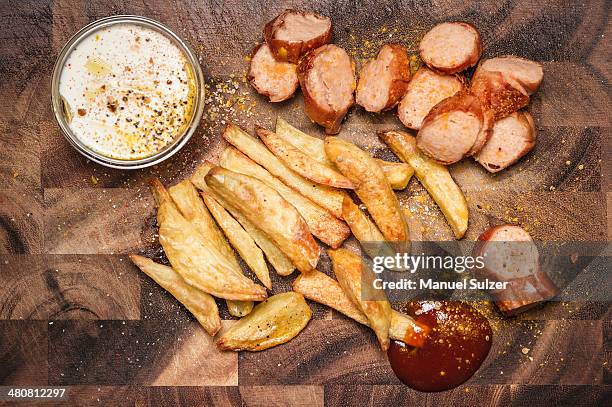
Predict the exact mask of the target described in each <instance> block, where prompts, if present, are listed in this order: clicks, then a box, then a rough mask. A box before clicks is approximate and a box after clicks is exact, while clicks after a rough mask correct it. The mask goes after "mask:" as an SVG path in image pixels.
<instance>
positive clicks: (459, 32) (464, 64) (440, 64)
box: [419, 23, 482, 74]
mask: <svg viewBox="0 0 612 407" xmlns="http://www.w3.org/2000/svg"><path fill="white" fill-rule="evenodd" d="M419 53H420V54H421V59H423V62H425V63H426V64H427V66H429V67H430V68H433V69H436V70H438V71H440V72H444V73H447V74H452V73H456V72H460V71H463V70H464V69H467V68H469V67H471V66H474V65H476V63H477V62H478V59H480V54H481V53H482V44H481V41H480V33H478V30H477V29H476V28H475V27H474V26H473V25H471V24H468V23H442V24H438V25H436V26H435V27H434V28H432V29H431V30H429V31H428V32H427V34H425V36H424V37H423V39H422V40H421V43H420V45H419Z"/></svg>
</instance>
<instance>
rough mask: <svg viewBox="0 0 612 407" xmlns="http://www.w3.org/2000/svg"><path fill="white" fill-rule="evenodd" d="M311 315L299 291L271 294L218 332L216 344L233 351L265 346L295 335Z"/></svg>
mask: <svg viewBox="0 0 612 407" xmlns="http://www.w3.org/2000/svg"><path fill="white" fill-rule="evenodd" d="M311 317H312V311H311V310H310V307H309V306H308V304H307V303H306V300H305V299H304V297H303V296H302V294H298V293H296V292H286V293H281V294H277V295H273V296H272V297H270V298H268V299H267V300H266V301H264V302H262V303H261V304H258V305H256V306H255V308H254V309H253V311H252V312H251V313H250V314H249V315H247V316H246V317H244V318H242V319H241V320H240V321H238V322H236V323H235V324H234V325H232V327H231V328H230V329H228V330H227V331H226V332H225V333H224V334H223V335H221V337H220V338H219V339H218V340H217V346H218V347H219V348H221V349H223V350H234V351H241V350H248V351H260V350H264V349H268V348H271V347H273V346H276V345H280V344H283V343H286V342H289V341H290V340H291V339H293V338H295V337H296V336H297V335H298V334H299V333H300V332H301V331H302V329H304V327H306V325H307V324H308V322H309V321H310V318H311Z"/></svg>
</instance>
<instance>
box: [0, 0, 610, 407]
mask: <svg viewBox="0 0 612 407" xmlns="http://www.w3.org/2000/svg"><path fill="white" fill-rule="evenodd" d="M290 6H292V7H296V8H301V9H307V10H314V11H317V12H320V13H322V14H325V15H328V16H331V17H332V20H333V23H334V38H335V42H336V43H337V44H339V45H340V46H342V47H344V48H346V49H347V51H349V53H351V54H352V55H353V56H354V57H355V58H356V59H357V61H358V62H359V63H360V62H362V61H364V60H365V59H367V58H368V57H372V56H373V55H374V54H375V53H376V52H377V50H378V48H379V47H380V46H381V45H382V44H383V43H385V42H390V41H393V42H400V43H402V44H405V45H407V46H408V47H409V48H410V49H411V50H412V51H415V50H416V44H418V40H419V38H420V36H421V35H422V34H423V33H424V32H425V31H426V30H427V29H428V28H430V27H431V26H433V25H434V24H436V23H438V22H442V21H450V20H464V21H468V22H470V23H472V24H474V25H475V26H476V27H478V28H479V30H480V31H481V34H482V37H483V41H484V49H485V51H484V56H485V57H491V56H497V55H503V54H516V55H520V56H523V57H526V58H531V59H535V60H538V61H541V62H542V63H543V65H544V71H545V79H544V82H543V84H542V87H541V89H540V91H539V92H538V93H536V94H535V95H534V97H533V98H532V102H531V105H530V107H529V109H530V111H531V112H532V114H533V116H534V118H535V122H536V125H537V128H538V144H537V146H536V148H535V149H534V151H532V152H531V153H530V154H529V155H528V156H527V157H526V158H524V159H523V160H521V162H520V163H519V164H517V165H516V166H514V167H512V168H511V169H509V170H507V171H504V172H503V173H501V174H499V175H496V176H491V175H490V174H488V173H486V171H484V170H483V169H482V168H480V166H479V165H477V164H475V163H474V162H473V161H471V160H465V161H464V162H462V163H459V164H457V165H454V166H453V167H452V169H451V171H452V174H453V176H454V177H455V179H456V180H457V182H458V183H459V184H460V185H461V187H462V189H463V190H464V191H465V193H466V195H467V198H468V201H469V205H470V210H471V215H470V228H469V230H468V233H467V236H466V239H469V240H472V239H474V238H476V237H477V236H478V235H479V234H480V233H481V232H482V231H483V230H484V229H485V228H486V227H488V226H489V225H490V224H496V223H500V222H511V223H516V224H520V225H522V226H524V227H525V228H527V229H528V230H529V231H530V233H531V234H532V235H533V236H534V237H535V238H537V239H542V240H564V241H565V240H569V241H574V240H577V241H589V240H597V241H608V240H609V239H610V236H611V235H612V233H611V231H612V221H611V220H610V216H609V215H608V213H609V211H610V209H609V208H610V205H611V204H612V194H610V192H611V191H612V190H611V188H610V186H611V181H610V180H611V179H612V178H611V176H610V175H611V173H610V168H611V166H610V164H609V163H610V152H611V151H612V149H611V143H610V107H611V106H610V105H611V104H610V86H609V81H610V77H611V76H612V71H611V70H610V53H611V48H612V47H611V46H610V43H609V37H610V35H611V34H612V30H611V29H610V24H609V15H610V5H609V2H606V1H589V2H568V1H556V0H544V1H542V0H540V1H514V0H510V1H505V2H488V1H482V2H480V1H475V2H473V1H468V2H466V1H452V0H440V1H414V2H401V1H388V2H385V1H377V2H374V1H371V2H368V1H364V2H354V1H345V0H341V1H312V2H311V1H301V2H288V3H286V4H283V3H282V2H271V1H269V0H260V1H247V2H240V1H236V0H231V1H203V0H198V1H180V0H175V1H172V2H168V1H162V0H140V1H111V0H103V1H96V2H89V1H85V0H72V1H68V0H55V1H51V0H47V1H45V0H41V1H30V0H4V1H2V2H0V16H1V21H2V24H0V38H1V39H2V41H1V42H0V77H1V80H0V385H22V386H23V385H66V386H73V387H71V388H70V390H69V393H70V394H71V401H70V402H69V403H67V405H75V404H80V405H96V404H97V403H103V405H123V404H127V405H134V404H136V405H169V404H171V403H181V404H184V405H249V406H250V405H308V406H310V405H323V403H324V402H325V403H327V404H328V405H364V404H368V405H381V406H383V405H384V406H387V405H393V404H401V405H415V404H427V405H443V404H451V403H452V405H497V404H499V405H506V404H515V405H523V404H531V405H535V404H548V405H551V404H561V405H566V404H569V405H572V404H575V405H592V404H603V403H604V400H605V399H608V400H609V399H610V392H609V391H610V388H609V387H608V386H609V385H610V381H611V378H612V372H611V370H610V362H612V361H611V355H612V353H611V352H612V347H611V345H610V338H611V327H612V325H611V324H610V317H611V313H610V304H609V303H607V302H581V303H551V304H547V305H546V306H544V307H540V308H538V309H534V310H532V311H530V312H528V313H525V314H523V315H522V316H520V317H519V318H515V319H513V320H510V321H508V320H504V319H502V318H501V317H500V316H499V314H498V313H497V311H496V310H494V309H492V308H490V307H487V306H483V307H484V309H485V312H486V313H487V315H488V316H489V317H490V319H491V321H492V322H493V327H494V330H495V335H494V343H493V349H492V350H491V354H490V355H489V358H488V359H487V360H486V361H485V364H484V365H483V366H482V367H481V369H480V370H479V371H478V372H477V374H476V375H475V376H474V377H473V378H472V379H471V380H470V381H469V382H467V383H466V384H465V385H463V386H460V387H458V388H457V389H454V390H452V391H449V392H444V393H437V394H424V393H418V392H415V391H413V390H410V389H408V388H407V387H405V386H403V385H401V383H400V382H399V381H398V380H397V379H396V378H395V376H394V375H393V373H392V372H391V370H390V368H389V365H388V362H387V361H386V357H385V355H384V354H381V353H380V351H379V350H378V349H377V346H376V344H375V338H374V336H373V334H372V333H371V332H370V331H369V330H368V329H366V328H364V327H362V326H359V325H357V324H356V323H354V322H352V321H350V320H347V319H346V318H344V317H342V316H340V315H338V314H337V313H335V312H332V311H330V310H329V309H327V308H325V307H323V306H320V305H317V304H312V308H313V310H314V320H313V321H312V322H311V323H310V324H309V325H308V327H307V328H306V329H305V330H304V332H302V334H300V335H299V336H298V337H297V338H296V339H294V340H293V341H291V342H290V343H288V344H286V345H284V346H280V347H277V348H273V349H270V350H268V351H264V352H260V353H242V354H240V355H238V354H236V353H230V352H226V353H222V352H219V351H218V350H216V348H215V347H214V346H213V343H212V341H211V339H210V338H209V337H207V335H206V334H205V333H204V331H203V330H202V329H200V328H199V326H198V325H197V323H196V322H195V321H194V319H193V318H192V317H191V316H190V315H189V314H188V313H187V312H186V311H185V310H184V309H183V308H182V307H181V306H180V304H178V303H177V302H176V301H175V300H174V299H173V298H171V297H170V296H169V295H167V294H166V293H165V292H164V291H163V290H161V289H160V288H159V287H158V286H157V285H155V284H154V283H153V282H152V281H151V280H150V279H148V278H147V277H146V276H144V275H142V274H141V273H139V272H138V271H137V270H136V269H135V267H133V266H132V265H131V264H130V263H129V262H128V261H127V258H126V256H125V255H126V254H127V253H130V252H142V253H145V254H147V255H150V256H156V257H159V255H160V250H159V245H158V244H157V242H156V235H155V228H154V225H155V221H154V207H153V202H152V198H151V196H150V194H149V192H148V189H147V187H146V180H147V179H149V178H151V177H159V178H161V179H162V181H163V182H164V183H167V184H172V183H174V182H176V181H179V180H181V179H184V178H186V177H187V176H189V175H190V174H191V172H192V171H193V169H194V168H195V167H196V166H197V165H198V163H200V162H201V161H203V160H204V159H209V160H215V159H216V158H217V157H218V155H219V153H220V152H221V151H222V149H223V148H224V147H225V143H224V142H223V141H222V140H221V138H220V132H221V130H222V128H223V124H224V122H226V121H228V120H232V121H235V122H237V123H238V124H240V125H241V126H243V127H244V128H246V129H248V130H251V129H252V128H253V126H254V125H255V124H261V125H263V126H265V127H269V128H272V126H273V123H274V120H275V119H276V117H277V116H278V115H280V116H282V117H283V118H285V119H286V120H288V121H289V122H291V123H293V124H294V125H296V126H298V127H300V128H302V129H304V130H306V131H308V132H310V133H311V134H316V135H320V136H322V133H321V131H320V130H319V129H318V128H317V127H316V126H314V125H312V124H311V123H310V122H309V121H308V119H307V118H306V116H305V115H304V113H303V109H302V105H303V102H302V97H301V95H300V94H299V93H298V94H297V95H296V97H295V98H293V100H291V101H288V102H286V103H282V104H278V105H272V104H270V103H268V102H266V101H265V100H264V99H263V98H261V97H259V96H257V95H256V94H254V92H253V91H252V90H251V89H250V88H249V86H248V85H247V84H246V83H245V82H244V75H245V72H246V69H247V64H248V63H247V61H246V58H245V57H246V56H247V55H248V54H249V52H250V51H251V49H252V48H253V47H254V45H255V44H256V43H257V42H258V41H261V29H262V27H263V25H264V24H265V22H267V21H268V20H269V19H271V18H273V17H274V16H275V15H276V14H278V13H279V12H280V11H281V10H282V9H284V8H286V7H290ZM113 14H137V15H144V16H148V17H152V18H154V19H157V20H159V21H161V22H163V23H165V24H167V25H168V26H169V27H170V28H172V29H173V30H175V31H176V32H177V33H178V34H179V35H181V36H182V37H183V38H185V39H186V40H187V41H188V42H189V43H190V44H191V45H192V46H193V48H194V49H195V50H196V53H197V54H198V56H199V57H200V61H201V64H202V68H203V70H204V74H205V76H206V78H207V83H208V87H209V88H208V93H207V95H208V97H207V100H208V102H207V109H206V112H205V118H204V119H203V121H202V123H201V125H200V128H199V129H198V131H197V133H196V134H195V135H194V136H193V138H192V139H191V140H190V141H189V143H188V144H187V146H186V147H185V148H184V149H183V150H182V151H181V152H180V153H179V154H177V155H175V156H174V157H172V158H171V159H170V160H168V161H167V162H165V163H163V164H161V165H158V166H156V167H153V168H150V169H145V170H139V171H131V172H127V171H117V170H110V169H107V168H104V167H100V166H98V165H96V164H93V163H91V162H88V161H87V160H86V159H84V158H83V157H82V156H81V155H79V154H78V153H77V152H76V151H75V150H73V149H72V148H71V147H70V145H69V144H68V143H67V142H66V141H65V140H64V138H63V137H62V135H61V133H60V130H59V128H58V127H57V125H56V123H55V121H54V118H53V114H52V111H51V104H50V75H51V71H52V67H53V63H54V62H55V57H56V55H57V54H58V52H59V50H60V49H61V47H62V46H63V44H64V43H65V42H66V41H67V40H68V38H69V37H70V36H71V35H72V34H73V33H74V32H76V31H77V30H78V29H79V28H81V27H82V26H84V25H85V24H87V23H89V22H91V21H94V20H96V19H99V18H101V17H104V16H108V15H113ZM393 128H401V124H400V123H399V121H398V120H397V118H396V117H395V115H394V114H393V113H388V114H385V115H371V114H366V113H365V112H364V111H363V110H362V109H359V108H354V109H353V110H352V111H351V113H350V114H349V116H348V118H347V120H346V122H345V124H344V127H343V130H342V132H341V134H340V136H341V137H343V138H347V139H350V140H352V141H354V142H356V143H357V144H359V145H361V146H362V147H364V148H367V149H368V150H369V151H371V152H372V154H374V155H375V156H377V157H381V158H386V159H394V157H393V155H392V154H391V153H390V152H389V151H388V150H387V149H386V148H385V147H384V146H383V145H381V143H380V142H379V141H378V140H377V138H376V137H375V133H376V131H378V130H381V129H393ZM399 196H400V199H401V201H402V203H403V204H404V205H405V206H406V207H408V208H409V209H410V210H411V211H412V212H413V214H414V215H415V216H414V218H415V219H416V220H418V221H419V223H420V224H421V226H422V229H420V231H421V233H422V234H423V237H424V238H426V239H438V240H447V239H451V232H450V229H449V228H448V227H447V225H446V224H445V222H444V219H443V218H442V216H441V214H440V213H439V211H438V209H437V208H436V207H435V205H434V204H433V202H432V201H431V199H430V198H429V197H428V196H427V194H426V192H425V191H424V190H423V189H422V188H421V187H420V186H419V185H418V183H417V182H416V180H413V181H411V184H410V185H409V187H408V189H407V190H406V191H402V192H401V193H399ZM349 243H350V242H349ZM321 268H322V269H323V270H327V271H328V270H329V261H328V259H327V258H323V259H322V261H321ZM291 280H292V278H275V281H274V287H275V288H274V291H275V292H280V291H285V290H288V289H289V287H290V282H291ZM223 313H224V318H225V319H228V321H224V327H227V326H229V325H231V323H232V322H231V321H230V320H229V319H231V318H230V317H229V316H228V315H227V313H226V311H225V310H223ZM525 349H527V350H526V351H525Z"/></svg>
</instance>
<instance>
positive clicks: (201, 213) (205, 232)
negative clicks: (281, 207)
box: [168, 180, 269, 316]
mask: <svg viewBox="0 0 612 407" xmlns="http://www.w3.org/2000/svg"><path fill="white" fill-rule="evenodd" d="M168 192H169V193H170V196H171V197H172V200H173V201H174V203H175V204H176V206H177V208H178V210H179V211H180V212H181V214H182V215H183V216H184V217H185V219H187V220H188V221H189V222H191V223H192V224H193V225H194V226H195V228H196V229H197V230H198V231H199V232H200V233H202V236H204V240H205V241H207V242H210V243H211V244H212V245H213V246H215V247H216V248H217V250H219V252H221V254H223V255H224V256H225V258H226V260H227V261H228V262H229V263H230V264H231V266H232V269H233V270H234V272H236V273H238V274H240V275H242V270H241V268H240V264H239V263H238V260H236V256H235V255H234V252H233V251H232V249H231V247H230V246H229V244H228V243H227V240H225V237H224V236H223V233H221V231H220V230H219V228H218V227H217V225H216V224H215V221H214V220H213V218H212V217H211V216H210V213H209V212H208V210H207V209H206V206H204V203H203V202H202V199H201V198H200V195H199V194H198V191H197V190H196V188H195V187H194V186H193V184H192V183H191V182H189V180H184V181H181V182H179V183H178V184H176V185H174V186H171V187H170V188H168ZM262 282H263V281H262ZM264 285H265V283H264ZM266 287H267V286H266ZM268 288H269V287H268ZM225 301H226V303H227V308H228V310H229V313H230V314H231V315H233V316H244V315H246V314H244V312H246V311H247V310H250V309H252V308H253V304H252V303H251V304H249V301H246V302H245V301H234V300H225ZM247 314H248V312H247Z"/></svg>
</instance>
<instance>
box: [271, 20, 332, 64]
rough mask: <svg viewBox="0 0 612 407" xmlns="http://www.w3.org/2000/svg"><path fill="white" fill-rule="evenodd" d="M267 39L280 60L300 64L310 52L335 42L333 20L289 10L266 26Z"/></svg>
mask: <svg viewBox="0 0 612 407" xmlns="http://www.w3.org/2000/svg"><path fill="white" fill-rule="evenodd" d="M264 38H265V39H266V43H267V44H268V46H269V47H270V50H271V51H272V54H273V55H274V57H275V58H276V59H277V60H279V61H287V62H292V63H294V64H297V63H298V61H299V59H300V57H302V56H303V55H305V54H306V53H308V52H309V51H311V50H313V49H315V48H319V47H320V46H322V45H325V44H328V43H329V42H331V38H332V24H331V19H330V18H329V17H325V16H322V15H319V14H315V13H307V12H303V11H296V10H285V11H283V12H282V13H281V14H279V15H278V17H276V18H275V19H274V20H272V21H270V22H269V23H268V24H266V26H265V28H264Z"/></svg>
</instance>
